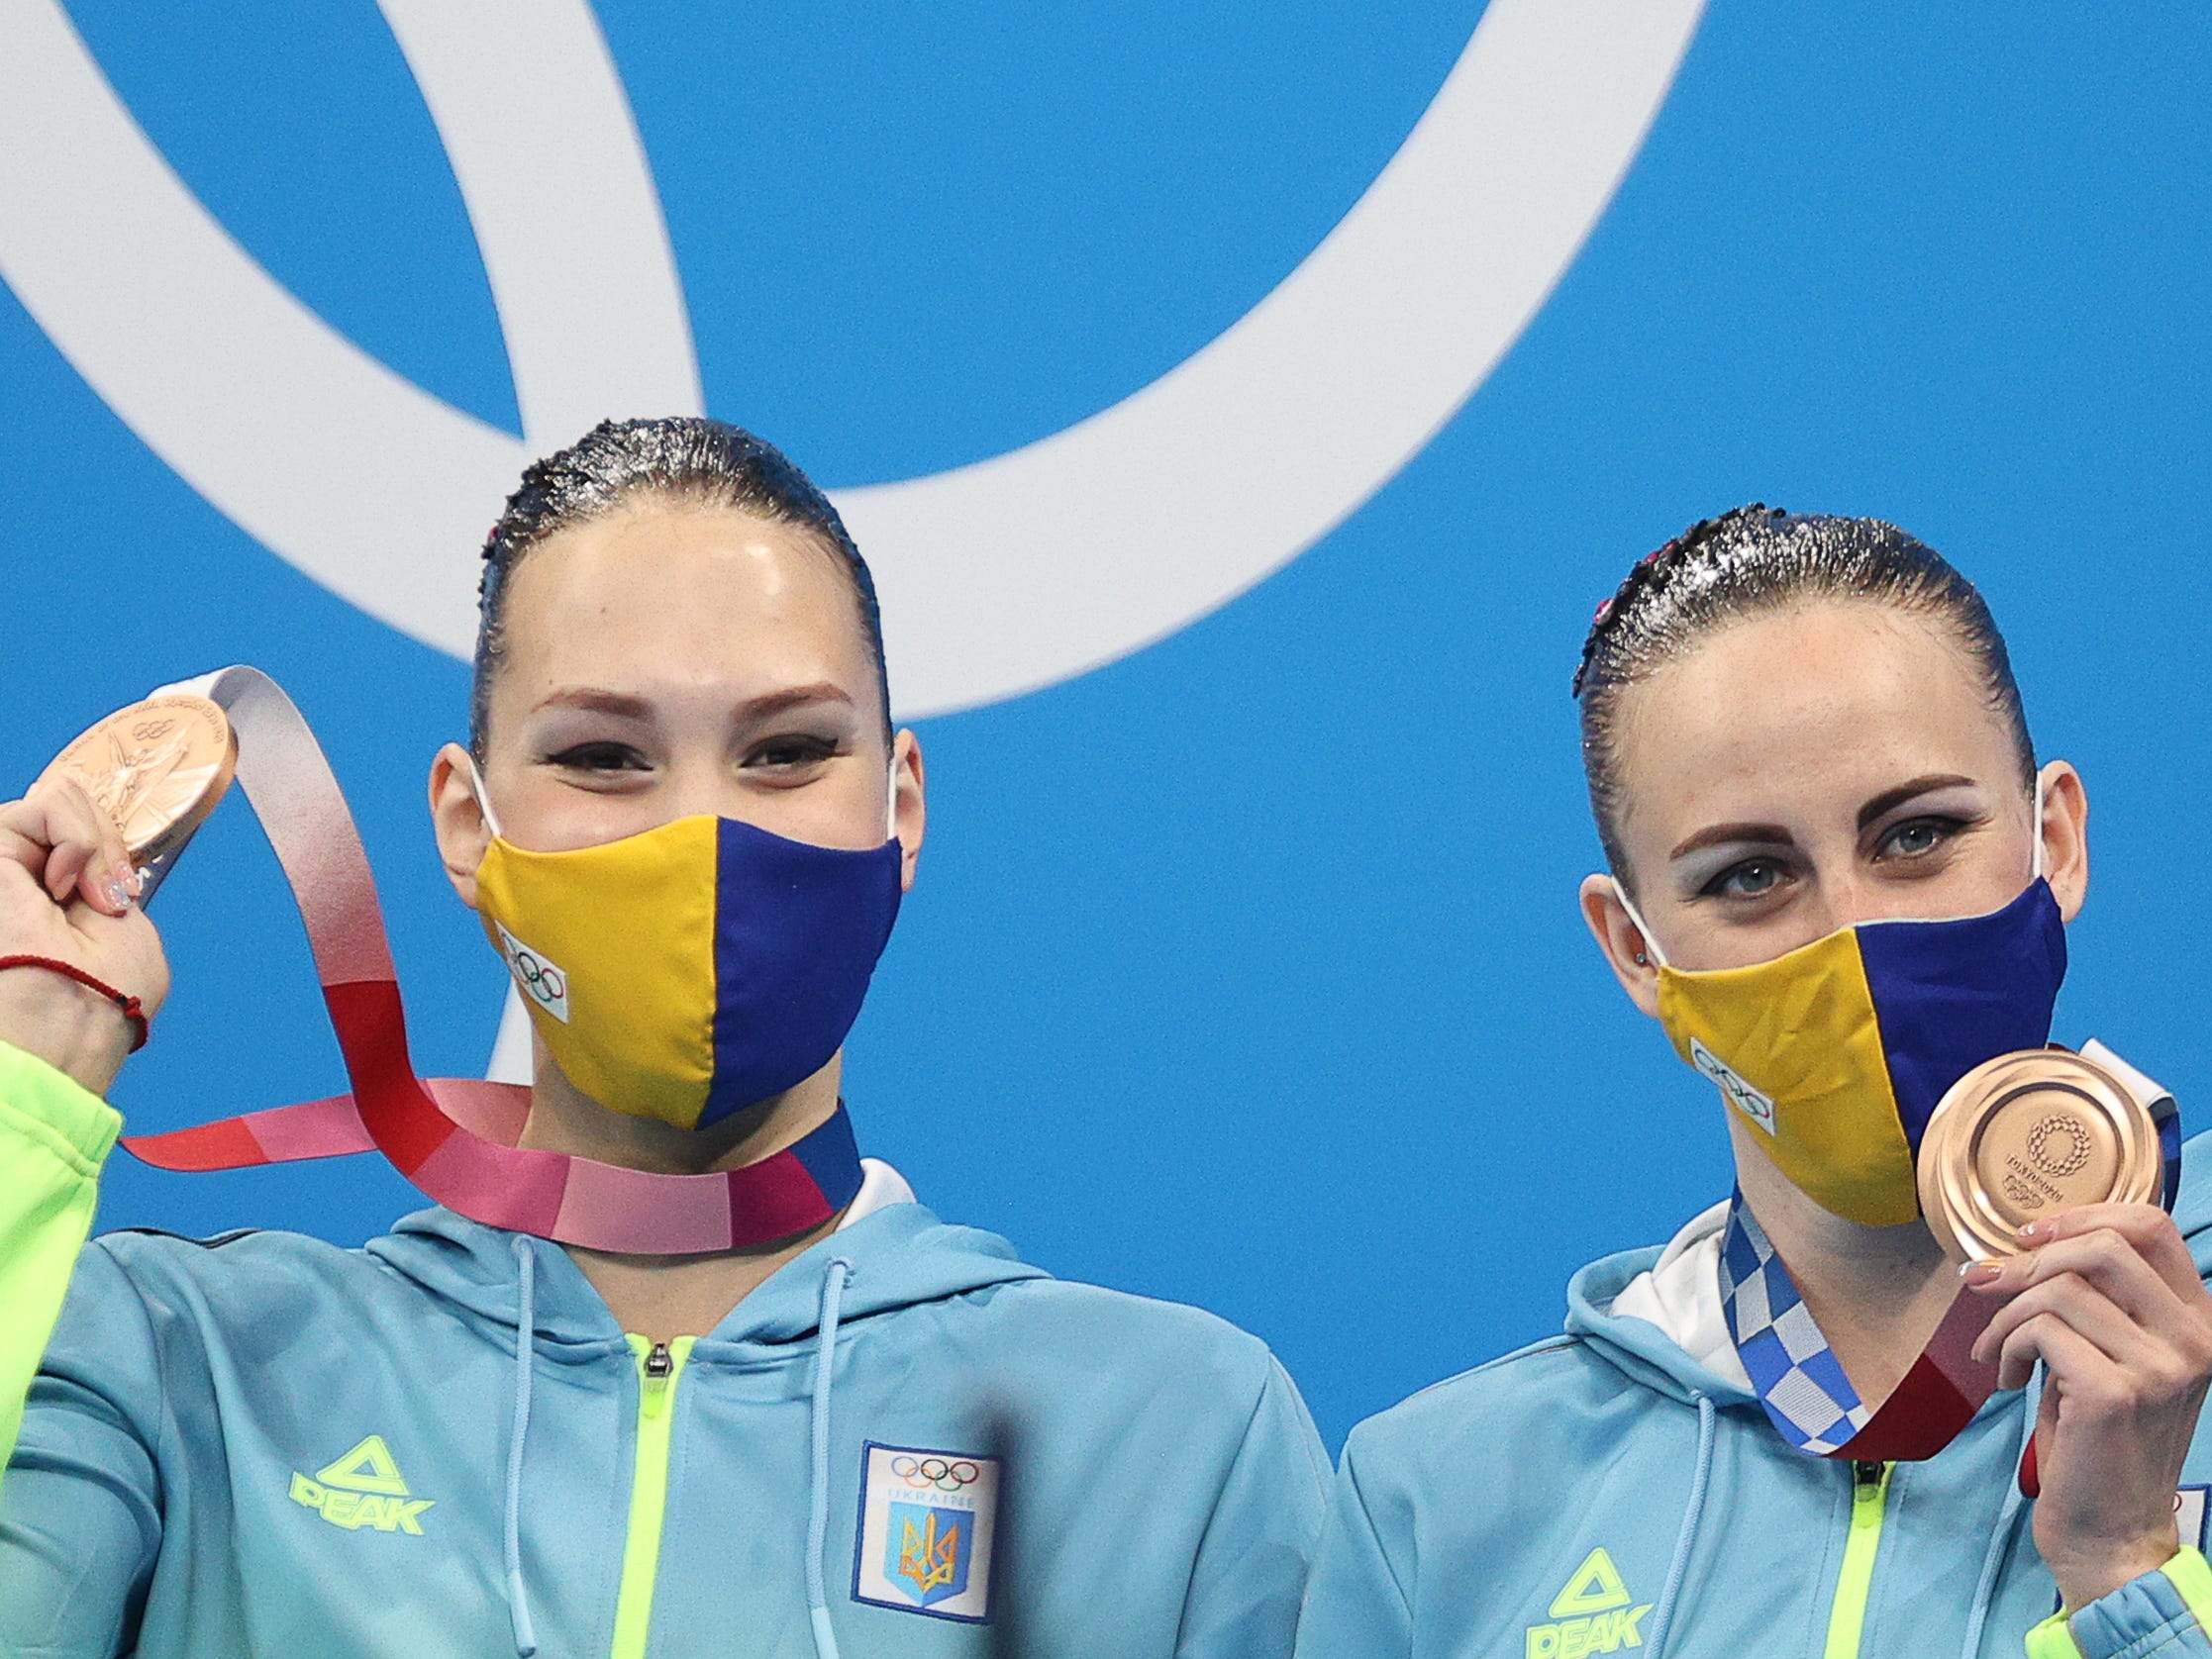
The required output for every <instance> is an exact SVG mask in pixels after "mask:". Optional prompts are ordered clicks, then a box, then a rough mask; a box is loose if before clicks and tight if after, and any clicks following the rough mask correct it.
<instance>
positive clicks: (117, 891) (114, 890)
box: [107, 881, 132, 910]
mask: <svg viewBox="0 0 2212 1659" xmlns="http://www.w3.org/2000/svg"><path fill="white" fill-rule="evenodd" d="M107 894H108V903H109V904H111V905H113V906H114V907H115V908H116V909H117V910H129V909H130V908H131V898H132V894H131V891H130V889H128V888H126V887H125V886H124V885H123V883H121V882H120V881H111V882H109V883H108V887H107Z"/></svg>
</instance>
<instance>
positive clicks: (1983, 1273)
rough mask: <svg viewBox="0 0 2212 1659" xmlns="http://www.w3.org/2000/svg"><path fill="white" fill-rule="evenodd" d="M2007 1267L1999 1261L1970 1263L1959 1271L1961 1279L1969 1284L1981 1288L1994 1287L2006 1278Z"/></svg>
mask: <svg viewBox="0 0 2212 1659" xmlns="http://www.w3.org/2000/svg"><path fill="white" fill-rule="evenodd" d="M2004 1272H2005V1265H2004V1263H2003V1262H1999V1261H1970V1262H1968V1263H1966V1265H1965V1266H1964V1267H1961V1269H1960V1270H1959V1277H1960V1278H1961V1279H1963V1280H1965V1281H1966V1283H1967V1284H1969V1285H1972V1286H1975V1287H1977V1288H1978V1287H1980V1286H1982V1285H1994V1284H1995V1283H1996V1282H1997V1281H1998V1280H1999V1279H2001V1278H2003V1277H2004Z"/></svg>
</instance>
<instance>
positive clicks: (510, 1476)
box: [506, 1234, 538, 1659]
mask: <svg viewBox="0 0 2212 1659" xmlns="http://www.w3.org/2000/svg"><path fill="white" fill-rule="evenodd" d="M512 1243H513V1246H514V1251H515V1262H516V1265H517V1266H518V1267H519V1268H520V1269H521V1270H522V1284H521V1288H520V1289H519V1290H518V1291H517V1293H516V1296H515V1415H514V1427H513V1429H512V1431H511V1432H510V1433H509V1435H508V1438H507V1528H506V1531H507V1616H508V1619H509V1621H510V1622H511V1623H512V1624H513V1625H514V1630H515V1652H516V1653H517V1654H519V1655H521V1659H531V1655H532V1654H534V1653H536V1652H537V1651H538V1632H537V1630H536V1628H535V1627H534V1626H533V1625H532V1624H531V1621H530V1592H529V1591H527V1590H525V1589H524V1588H523V1582H522V1447H523V1437H524V1436H525V1435H526V1434H528V1433H529V1432H530V1371H531V1360H532V1359H533V1358H534V1357H535V1355H536V1350H537V1344H538V1257H537V1254H536V1253H535V1251H534V1250H533V1248H532V1246H531V1242H530V1240H529V1239H528V1238H526V1237H524V1236H522V1235H521V1234H517V1235H516V1236H515V1238H514V1239H513V1240H512Z"/></svg>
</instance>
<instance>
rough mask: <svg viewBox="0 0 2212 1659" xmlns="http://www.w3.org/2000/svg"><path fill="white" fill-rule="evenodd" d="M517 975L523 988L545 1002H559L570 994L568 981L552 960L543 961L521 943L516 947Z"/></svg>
mask: <svg viewBox="0 0 2212 1659" xmlns="http://www.w3.org/2000/svg"><path fill="white" fill-rule="evenodd" d="M514 963H515V977H516V978H517V979H519V980H521V981H522V988H523V989H524V990H525V991H528V992H529V993H530V994H531V995H532V996H533V997H536V998H537V999H538V1000H539V1001H540V1002H543V1003H557V1002H559V1001H560V1000H561V999H562V998H564V997H566V996H567V995H568V981H567V980H566V979H565V978H564V977H563V976H562V974H561V972H560V970H559V969H558V968H556V967H554V966H553V964H552V963H551V962H546V961H541V960H540V959H539V958H538V957H537V956H535V955H533V954H532V953H531V952H530V951H528V950H525V949H523V948H522V947H521V946H520V945H517V946H516V947H515V955H514Z"/></svg>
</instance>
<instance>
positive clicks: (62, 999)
mask: <svg viewBox="0 0 2212 1659" xmlns="http://www.w3.org/2000/svg"><path fill="white" fill-rule="evenodd" d="M139 885H140V883H139V876H138V872H137V871H136V870H134V869H133V868H132V867H131V861H130V859H129V857H128V856H126V854H125V852H124V849H123V840H122V837H121V836H120V835H119V834H118V833H117V832H116V828H115V825H114V823H113V822H112V821H111V820H110V819H109V818H108V815H107V814H106V813H104V812H102V811H101V810H100V809H99V808H98V807H97V806H95V805H94V804H93V802H92V799H91V797H90V796H88V795H86V794H85V793H84V791H83V790H82V789H80V788H79V787H78V786H77V785H76V784H74V783H71V782H67V781H55V782H50V783H48V784H45V785H43V786H41V787H40V788H38V789H35V790H33V791H32V792H31V794H30V795H29V796H28V797H26V798H25V799H24V800H21V801H9V802H6V803H5V804H0V956H19V955H22V956H48V957H51V958H53V959H54V960H56V961H61V962H67V963H69V964H70V965H71V966H73V967H77V968H81V969H83V970H84V971H85V972H86V973H88V974H90V975H91V976H92V977H93V978H95V979H98V980H100V981H102V982H103V983H105V984H108V985H112V986H114V987H115V988H116V989H117V990H119V991H122V992H124V993H126V994H127V995H130V996H135V997H137V998H138V999H139V1002H140V1005H141V1007H143V1008H144V1009H145V1011H146V1013H147V1014H148V1016H149V1017H151V1015H152V1013H153V1011H154V1010H155V1009H156V1008H158V1007H159V1006H160V1003H161V999H162V998H164V997H165V996H167V995H168V990H169V966H168V962H167V959H166V958H165V957H164V956H163V955H162V952H161V939H160V935H159V934H157V933H156V932H155V931H154V930H153V924H152V923H151V922H149V921H148V920H147V919H146V915H145V913H144V912H142V911H141V910H139V908H138V906H137V904H136V902H135V901H136V899H137V895H138V891H139ZM133 1034H134V1033H133V1031H132V1027H131V1024H130V1022H129V1021H127V1020H126V1019H125V1018H124V1017H123V1012H122V1010H120V1009H119V1008H117V1007H116V1006H115V1004H114V1003H112V1002H110V1001H108V999H106V998H105V997H102V996H101V995H100V994H99V993H98V992H96V991H92V990H90V989H88V988H86V987H85V986H82V985H79V984H77V983H76V982H75V981H74V980H72V979H68V978H66V977H64V976H63V975H61V974H57V973H53V972H50V970H48V969H45V968H35V967H19V968H6V969H0V1042H9V1043H13V1044H14V1045H15V1046H16V1047H18V1048H21V1049H24V1050H25V1051H27V1052H29V1053H32V1054H36V1055H38V1056H39V1058H41V1059H42V1060H45V1061H47V1062H48V1063H49V1064H50V1065H53V1066H56V1067H58V1068H60V1069H61V1070H62V1071H65V1072H67V1073H68V1074H69V1075H70V1076H71V1077H73V1078H75V1079H76V1080H77V1081H78V1082H79V1083H81V1084H83V1085H84V1086H85V1087H86V1088H87V1089H90V1090H91V1091H92V1092H93V1093H94V1094H105V1093H106V1092H107V1090H108V1086H109V1085H110V1084H111V1083H113V1082H114V1081H115V1075H116V1073H117V1072H118V1071H120V1070H121V1069H122V1068H123V1059H124V1056H125V1055H126V1054H128V1053H129V1052H130V1050H131V1041H132V1037H133Z"/></svg>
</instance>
